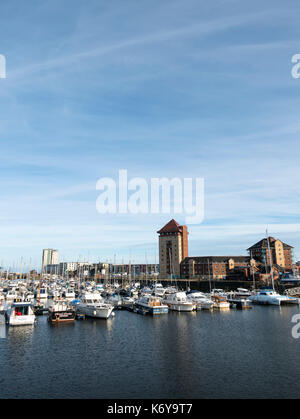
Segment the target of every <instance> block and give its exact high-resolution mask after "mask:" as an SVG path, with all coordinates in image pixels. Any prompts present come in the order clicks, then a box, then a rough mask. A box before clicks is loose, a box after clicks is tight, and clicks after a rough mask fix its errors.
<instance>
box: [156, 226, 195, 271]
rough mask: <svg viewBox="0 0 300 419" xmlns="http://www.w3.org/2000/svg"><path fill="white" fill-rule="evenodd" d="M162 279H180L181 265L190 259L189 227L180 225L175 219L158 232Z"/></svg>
mask: <svg viewBox="0 0 300 419" xmlns="http://www.w3.org/2000/svg"><path fill="white" fill-rule="evenodd" d="M157 233H158V234H159V266H160V277H161V278H162V279H163V278H171V277H173V278H179V277H180V264H181V262H182V261H183V260H184V259H185V258H187V257H188V234H189V233H188V230H187V226H185V225H179V224H178V223H177V222H176V221H175V220H174V219H172V220H171V221H169V222H168V223H167V224H166V225H165V226H164V227H163V228H161V229H160V230H159V231H158V232H157Z"/></svg>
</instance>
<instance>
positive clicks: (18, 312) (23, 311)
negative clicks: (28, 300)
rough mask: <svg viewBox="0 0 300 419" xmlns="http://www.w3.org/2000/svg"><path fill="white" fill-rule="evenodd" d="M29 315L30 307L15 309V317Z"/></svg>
mask: <svg viewBox="0 0 300 419" xmlns="http://www.w3.org/2000/svg"><path fill="white" fill-rule="evenodd" d="M27 315H28V307H16V308H15V316H27Z"/></svg>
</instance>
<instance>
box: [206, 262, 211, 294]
mask: <svg viewBox="0 0 300 419" xmlns="http://www.w3.org/2000/svg"><path fill="white" fill-rule="evenodd" d="M207 269H208V282H209V292H210V294H211V282H210V267H209V258H207Z"/></svg>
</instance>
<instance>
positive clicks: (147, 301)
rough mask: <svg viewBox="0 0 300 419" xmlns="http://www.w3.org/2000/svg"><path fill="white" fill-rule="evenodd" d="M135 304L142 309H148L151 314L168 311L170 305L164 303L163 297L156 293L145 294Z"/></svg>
mask: <svg viewBox="0 0 300 419" xmlns="http://www.w3.org/2000/svg"><path fill="white" fill-rule="evenodd" d="M135 306H136V307H137V308H140V309H142V310H145V311H148V312H149V313H150V314H155V315H156V314H164V313H168V311H169V307H168V306H167V305H165V304H162V302H161V298H159V297H157V296H155V295H144V296H142V297H141V298H140V299H139V300H137V301H136V302H135Z"/></svg>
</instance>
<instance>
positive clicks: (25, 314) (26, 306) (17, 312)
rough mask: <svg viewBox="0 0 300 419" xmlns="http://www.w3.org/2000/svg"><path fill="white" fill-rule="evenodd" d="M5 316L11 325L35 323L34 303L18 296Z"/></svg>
mask: <svg viewBox="0 0 300 419" xmlns="http://www.w3.org/2000/svg"><path fill="white" fill-rule="evenodd" d="M5 317H6V322H7V324H8V325H9V326H25V325H33V324H34V322H35V314H34V312H33V306H32V303H31V302H30V301H22V299H21V298H16V299H15V300H14V301H13V302H12V304H11V305H10V306H9V307H8V308H7V310H6V313H5Z"/></svg>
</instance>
